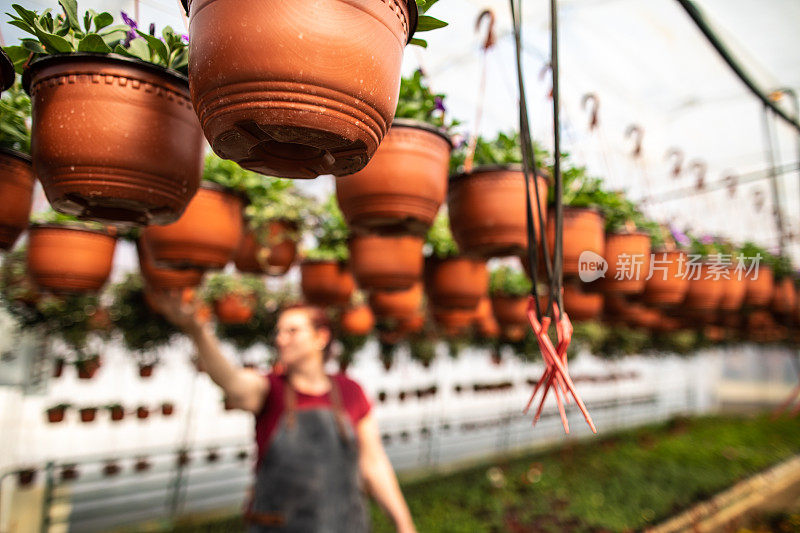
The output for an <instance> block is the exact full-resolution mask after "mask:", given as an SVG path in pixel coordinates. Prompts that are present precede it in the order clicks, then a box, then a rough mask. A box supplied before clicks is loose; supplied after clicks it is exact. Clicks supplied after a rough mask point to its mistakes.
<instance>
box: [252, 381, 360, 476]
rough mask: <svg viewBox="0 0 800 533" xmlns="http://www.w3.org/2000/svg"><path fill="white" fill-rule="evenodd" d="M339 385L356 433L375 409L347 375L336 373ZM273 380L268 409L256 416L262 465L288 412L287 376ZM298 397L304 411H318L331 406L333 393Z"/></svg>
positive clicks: (257, 437)
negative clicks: (359, 424)
mask: <svg viewBox="0 0 800 533" xmlns="http://www.w3.org/2000/svg"><path fill="white" fill-rule="evenodd" d="M330 377H331V379H333V380H334V381H335V382H336V384H337V385H339V390H340V391H341V394H342V406H343V407H344V410H345V412H346V413H347V415H348V418H349V419H350V422H351V423H352V425H353V429H354V430H355V428H356V426H357V425H358V423H359V422H360V421H361V419H363V418H364V417H365V416H367V415H368V414H369V412H370V410H371V409H372V406H371V405H370V403H369V400H367V396H366V395H365V394H364V390H363V389H362V388H361V385H359V384H358V383H356V382H355V381H353V380H352V379H350V378H349V377H347V376H346V375H344V374H336V375H334V376H330ZM265 379H268V380H269V392H268V393H267V398H266V400H265V401H264V407H262V409H261V412H260V413H259V414H258V415H256V444H258V462H257V464H260V463H261V457H262V456H263V455H264V453H265V452H266V450H267V448H269V445H270V443H271V442H272V437H273V435H274V434H275V430H276V429H277V428H278V422H279V421H280V419H281V415H283V410H284V389H285V387H288V383H287V380H286V375H285V374H276V373H275V372H271V373H269V374H267V375H266V376H265ZM295 394H296V396H297V404H296V406H297V407H296V408H297V409H298V410H300V409H314V408H319V407H331V408H332V405H333V404H332V403H331V396H330V392H327V393H325V394H323V395H322V396H313V395H310V394H303V393H302V392H298V391H295Z"/></svg>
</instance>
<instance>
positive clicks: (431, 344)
mask: <svg viewBox="0 0 800 533" xmlns="http://www.w3.org/2000/svg"><path fill="white" fill-rule="evenodd" d="M408 351H409V355H411V359H413V360H414V361H417V362H418V363H420V364H421V365H422V366H424V367H425V368H428V367H429V366H430V365H431V363H432V362H433V360H434V359H436V339H435V338H433V337H432V336H430V335H412V336H411V337H410V338H409V339H408ZM458 351H459V350H456V355H457V354H458ZM451 355H452V352H451Z"/></svg>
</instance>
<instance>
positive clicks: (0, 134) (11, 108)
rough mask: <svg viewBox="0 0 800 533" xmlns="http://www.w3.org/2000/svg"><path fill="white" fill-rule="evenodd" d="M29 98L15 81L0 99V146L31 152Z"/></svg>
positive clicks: (25, 152)
mask: <svg viewBox="0 0 800 533" xmlns="http://www.w3.org/2000/svg"><path fill="white" fill-rule="evenodd" d="M30 120H31V99H30V97H29V96H28V95H27V94H25V91H23V90H22V87H21V86H20V85H19V84H18V83H15V84H14V85H12V86H11V88H10V89H8V90H7V91H5V92H4V93H3V98H2V99H0V148H5V149H8V150H16V151H17V152H22V153H24V154H30V153H31V127H30Z"/></svg>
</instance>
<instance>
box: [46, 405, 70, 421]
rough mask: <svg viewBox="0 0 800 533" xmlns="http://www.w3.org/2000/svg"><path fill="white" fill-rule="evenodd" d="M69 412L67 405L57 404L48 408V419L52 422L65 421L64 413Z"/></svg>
mask: <svg viewBox="0 0 800 533" xmlns="http://www.w3.org/2000/svg"><path fill="white" fill-rule="evenodd" d="M66 412H67V406H66V405H57V406H55V407H51V408H49V409H48V410H47V421H48V422H50V423H51V424H58V423H60V422H63V421H64V415H65V414H66Z"/></svg>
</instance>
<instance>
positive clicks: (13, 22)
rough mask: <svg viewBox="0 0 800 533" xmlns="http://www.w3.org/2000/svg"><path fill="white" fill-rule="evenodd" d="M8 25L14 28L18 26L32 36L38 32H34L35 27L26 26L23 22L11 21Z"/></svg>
mask: <svg viewBox="0 0 800 533" xmlns="http://www.w3.org/2000/svg"><path fill="white" fill-rule="evenodd" d="M8 23H9V24H11V25H12V26H16V27H17V28H19V29H21V30H22V31H25V32H28V33H30V34H31V35H36V30H34V29H33V27H31V26H28V24H26V23H25V22H24V21H22V20H9V21H8Z"/></svg>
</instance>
